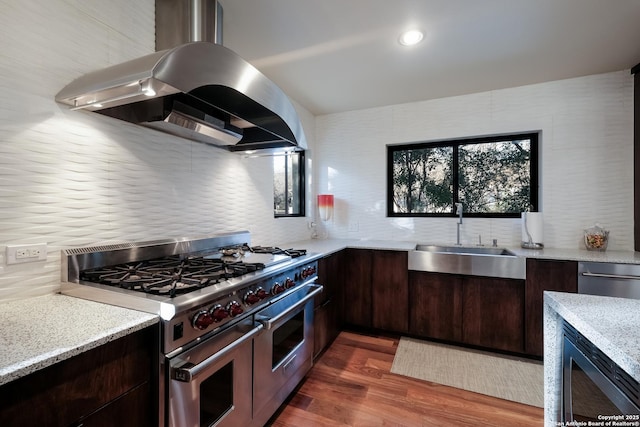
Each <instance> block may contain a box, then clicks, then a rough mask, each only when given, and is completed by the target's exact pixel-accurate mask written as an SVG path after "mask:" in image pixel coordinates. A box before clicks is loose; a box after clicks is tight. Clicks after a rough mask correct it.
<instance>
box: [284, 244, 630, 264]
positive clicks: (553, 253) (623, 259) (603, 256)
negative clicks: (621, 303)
mask: <svg viewBox="0 0 640 427" xmlns="http://www.w3.org/2000/svg"><path fill="white" fill-rule="evenodd" d="M417 243H418V242H415V241H413V242H412V241H394V240H367V239H308V240H302V241H297V242H289V243H286V244H283V245H281V247H286V248H295V247H299V248H305V249H307V251H308V252H317V253H322V254H324V255H329V254H331V253H333V252H338V251H340V250H342V249H345V248H357V249H378V250H399V251H411V250H414V249H415V247H416V244H417ZM429 244H436V245H438V244H441V243H438V242H429ZM444 245H445V246H451V244H444ZM501 247H503V246H501ZM506 249H509V250H510V251H512V252H513V253H515V254H516V255H517V256H519V257H525V258H537V259H556V260H565V261H585V262H586V261H590V262H608V263H621V264H640V252H634V251H605V252H598V251H588V250H586V249H562V248H561V249H554V248H546V249H541V250H532V249H523V248H520V247H506Z"/></svg>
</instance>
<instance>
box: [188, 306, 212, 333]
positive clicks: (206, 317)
mask: <svg viewBox="0 0 640 427" xmlns="http://www.w3.org/2000/svg"><path fill="white" fill-rule="evenodd" d="M212 323H213V317H212V316H211V315H210V314H209V312H207V311H205V310H202V311H199V312H197V313H196V314H195V316H193V321H192V322H191V324H192V325H193V327H194V328H195V329H200V330H203V329H207V328H208V327H209V326H210V325H211V324H212Z"/></svg>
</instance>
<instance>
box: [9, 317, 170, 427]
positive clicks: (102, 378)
mask: <svg viewBox="0 0 640 427" xmlns="http://www.w3.org/2000/svg"><path fill="white" fill-rule="evenodd" d="M157 327H158V326H157V325H155V326H153V327H148V328H146V329H143V330H141V331H137V332H134V333H132V334H130V335H127V336H125V337H122V338H119V339H117V340H115V341H112V342H109V343H107V344H104V345H102V346H100V347H97V348H95V349H92V350H88V351H86V352H84V353H81V354H79V355H77V356H74V357H72V358H70V359H67V360H64V361H62V362H60V363H57V364H55V365H53V366H49V367H47V368H44V369H41V370H39V371H36V372H34V373H33V374H31V375H28V376H26V377H23V378H19V379H17V380H15V381H12V382H10V383H7V384H4V385H2V386H0V402H2V403H0V425H2V426H12V427H21V426H25V427H26V426H50V427H67V426H84V427H90V426H91V427H94V426H100V427H101V426H119V427H147V426H149V427H151V426H157V425H158V390H157V386H156V385H155V384H156V383H157V381H156V379H157V375H158V364H157V362H158V354H159V349H158V331H157Z"/></svg>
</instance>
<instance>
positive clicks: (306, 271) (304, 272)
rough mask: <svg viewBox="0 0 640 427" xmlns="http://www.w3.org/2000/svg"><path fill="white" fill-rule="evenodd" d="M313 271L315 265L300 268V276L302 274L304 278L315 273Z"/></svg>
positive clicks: (314, 270)
mask: <svg viewBox="0 0 640 427" xmlns="http://www.w3.org/2000/svg"><path fill="white" fill-rule="evenodd" d="M315 272H316V269H315V267H307V268H305V269H303V270H302V274H301V276H302V278H303V279H306V278H307V277H311V276H313V275H314V274H315Z"/></svg>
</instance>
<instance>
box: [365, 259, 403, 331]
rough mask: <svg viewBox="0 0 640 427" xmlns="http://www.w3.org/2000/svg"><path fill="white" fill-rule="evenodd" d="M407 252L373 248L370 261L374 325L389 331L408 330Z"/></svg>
mask: <svg viewBox="0 0 640 427" xmlns="http://www.w3.org/2000/svg"><path fill="white" fill-rule="evenodd" d="M407 256H408V255H407V252H401V251H374V252H373V260H372V265H371V283H372V285H371V286H372V288H373V289H372V290H373V295H372V301H371V303H372V320H371V322H372V326H373V327H374V328H376V329H384V330H386V331H394V332H407V331H408V330H409V316H407V313H408V311H409V310H408V308H409V274H408V270H407V265H408V261H407Z"/></svg>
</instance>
